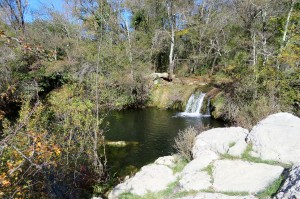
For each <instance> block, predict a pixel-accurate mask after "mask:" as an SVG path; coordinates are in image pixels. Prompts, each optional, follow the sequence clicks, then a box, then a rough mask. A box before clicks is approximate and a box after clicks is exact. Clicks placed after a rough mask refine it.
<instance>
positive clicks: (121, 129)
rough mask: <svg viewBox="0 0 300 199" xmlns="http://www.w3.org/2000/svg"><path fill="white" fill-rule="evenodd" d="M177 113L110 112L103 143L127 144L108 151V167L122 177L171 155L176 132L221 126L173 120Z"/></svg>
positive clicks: (214, 122) (200, 119) (197, 119)
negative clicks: (159, 158) (198, 127)
mask: <svg viewBox="0 0 300 199" xmlns="http://www.w3.org/2000/svg"><path fill="white" fill-rule="evenodd" d="M177 113H178V112H176V111H172V110H160V109H140V110H125V111H115V112H111V113H110V115H109V116H108V117H107V121H108V122H109V131H108V132H106V134H105V137H106V140H109V141H126V142H129V144H128V145H126V146H125V147H112V146H108V147H107V158H108V166H110V167H111V170H112V171H114V172H119V174H121V175H122V173H123V174H124V175H125V174H127V173H128V172H129V171H132V170H133V169H134V168H140V167H142V166H143V165H146V164H148V163H150V162H153V161H154V160H155V159H157V158H158V157H160V156H165V155H170V154H172V153H173V152H174V150H173V148H172V145H173V144H174V138H175V137H176V136H177V134H178V132H179V130H184V129H185V128H186V127H189V126H195V127H197V126H199V125H200V124H204V125H210V127H221V126H224V125H223V123H222V122H220V121H217V120H214V119H212V118H210V117H174V116H175V115H176V114H177Z"/></svg>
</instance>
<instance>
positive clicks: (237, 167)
mask: <svg viewBox="0 0 300 199" xmlns="http://www.w3.org/2000/svg"><path fill="white" fill-rule="evenodd" d="M282 171H283V168H282V167H281V166H272V165H268V164H262V163H251V162H245V161H241V160H217V161H215V162H214V169H213V178H214V183H213V187H214V189H215V190H216V191H219V192H249V193H257V192H259V191H262V190H264V189H265V188H266V187H267V186H269V185H270V184H271V183H272V182H274V181H275V180H276V179H278V178H279V177H280V175H281V173H282Z"/></svg>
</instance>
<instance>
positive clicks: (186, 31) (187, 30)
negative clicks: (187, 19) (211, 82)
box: [176, 28, 189, 36]
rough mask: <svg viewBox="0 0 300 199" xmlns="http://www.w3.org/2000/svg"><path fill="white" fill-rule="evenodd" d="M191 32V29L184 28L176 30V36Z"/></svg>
mask: <svg viewBox="0 0 300 199" xmlns="http://www.w3.org/2000/svg"><path fill="white" fill-rule="evenodd" d="M188 33H189V29H188V28H187V29H183V30H179V31H177V32H176V36H184V35H186V34H188Z"/></svg>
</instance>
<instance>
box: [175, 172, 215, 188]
mask: <svg viewBox="0 0 300 199" xmlns="http://www.w3.org/2000/svg"><path fill="white" fill-rule="evenodd" d="M211 180H212V179H211V177H210V176H209V175H208V174H207V173H206V172H195V173H188V174H185V175H184V176H183V177H182V178H181V180H179V185H180V187H181V189H182V191H200V190H203V189H208V188H209V187H210V186H211V185H212V184H211Z"/></svg>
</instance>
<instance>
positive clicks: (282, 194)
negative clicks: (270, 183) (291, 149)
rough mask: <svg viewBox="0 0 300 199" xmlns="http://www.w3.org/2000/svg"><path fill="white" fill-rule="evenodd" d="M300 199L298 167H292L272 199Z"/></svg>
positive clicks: (299, 171)
mask: <svg viewBox="0 0 300 199" xmlns="http://www.w3.org/2000/svg"><path fill="white" fill-rule="evenodd" d="M290 198H295V199H297V198H300V165H297V166H294V167H293V168H292V169H291V170H290V173H289V176H288V178H287V179H286V181H285V182H284V184H283V186H282V187H281V188H280V190H279V191H278V193H277V195H276V196H275V197H274V199H290Z"/></svg>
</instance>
